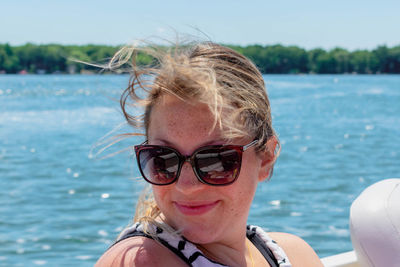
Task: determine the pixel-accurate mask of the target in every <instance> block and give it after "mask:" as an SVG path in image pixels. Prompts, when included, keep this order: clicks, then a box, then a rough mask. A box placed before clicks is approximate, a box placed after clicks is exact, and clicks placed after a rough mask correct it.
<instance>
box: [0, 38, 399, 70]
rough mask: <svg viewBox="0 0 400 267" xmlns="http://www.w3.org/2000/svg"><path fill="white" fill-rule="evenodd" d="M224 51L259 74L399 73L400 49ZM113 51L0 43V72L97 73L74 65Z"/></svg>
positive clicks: (143, 59) (275, 47) (255, 47)
mask: <svg viewBox="0 0 400 267" xmlns="http://www.w3.org/2000/svg"><path fill="white" fill-rule="evenodd" d="M228 46H229V47H231V48H232V49H234V50H236V51H238V52H239V53H241V54H243V55H245V56H246V57H248V58H250V59H251V60H252V61H253V62H254V63H255V64H256V65H257V67H258V68H259V69H260V71H261V72H262V73H265V74H267V73H273V74H296V73H318V74H342V73H359V74H379V73H397V74H399V73H400V45H399V46H395V47H391V48H390V47H387V46H385V45H383V46H378V47H377V48H375V49H373V50H356V51H347V50H346V49H343V48H334V49H331V50H324V49H321V48H316V49H311V50H305V49H303V48H300V47H297V46H283V45H279V44H278V45H267V46H261V45H249V46H233V45H228ZM119 48H120V47H118V46H106V45H80V46H77V45H58V44H46V45H35V44H30V43H28V44H25V45H21V46H11V45H9V44H0V73H71V74H73V73H88V72H98V71H99V69H98V68H96V67H94V66H91V65H87V64H82V63H79V62H78V61H84V62H93V63H101V62H103V63H105V62H106V61H107V60H108V59H110V58H111V57H112V56H113V55H114V53H115V52H116V51H118V49H119ZM152 61H153V59H152V58H151V57H149V56H145V55H141V54H139V55H138V63H139V64H151V63H152Z"/></svg>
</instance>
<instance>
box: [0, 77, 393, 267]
mask: <svg viewBox="0 0 400 267" xmlns="http://www.w3.org/2000/svg"><path fill="white" fill-rule="evenodd" d="M264 78H265V81H266V84H267V88H268V93H269V95H270V99H271V105H272V111H273V117H274V126H275V128H276V130H277V132H278V133H279V136H280V140H281V143H282V152H281V156H280V158H279V159H278V162H277V164H276V167H275V170H274V176H273V177H272V180H271V181H270V182H268V183H262V184H260V186H259V188H258V191H257V194H256V197H255V201H254V203H253V206H252V209H251V213H250V218H249V223H251V224H256V225H260V226H262V227H264V228H265V229H267V230H269V231H284V232H290V233H293V234H297V235H299V236H301V237H302V238H304V239H305V240H306V241H307V242H308V243H309V244H310V245H311V246H312V247H313V248H314V249H315V250H316V251H317V253H318V255H319V256H320V257H324V256H329V255H332V254H335V253H340V252H345V251H348V250H351V249H352V246H351V241H350V233H349V225H348V215H349V209H350V205H351V203H352V201H353V200H354V199H355V198H356V197H357V196H358V195H359V194H360V193H361V192H362V190H363V189H364V188H365V187H367V186H368V185H371V184H372V183H374V182H377V181H379V180H381V179H384V178H390V177H399V176H400V142H399V138H400V76H389V75H382V76H352V75H348V76H346V75H337V76H330V75H327V76H325V75H324V76H319V75H312V76H309V75H305V76H290V75H276V76H272V75H266V76H265V77H264ZM127 81H128V76H109V75H103V76H97V75H94V76H62V75H60V76H56V75H52V76H45V75H44V76H29V75H28V76H14V75H0V266H35V265H44V266H72V265H76V266H92V265H93V264H94V263H95V262H96V260H97V258H98V257H99V256H100V255H101V254H102V253H103V252H104V251H105V250H106V249H107V247H108V246H109V245H110V243H111V242H112V240H113V239H114V238H115V237H116V235H117V234H118V232H119V231H120V230H121V229H122V228H123V227H124V226H125V225H126V224H128V223H129V222H130V220H131V219H132V216H133V214H134V206H135V203H136V199H137V196H138V195H139V193H140V190H141V189H142V187H143V186H144V182H143V181H141V180H140V179H137V177H138V176H139V174H138V171H137V168H136V165H135V162H134V159H133V158H132V156H131V152H129V151H127V152H123V153H120V154H117V155H115V156H114V157H109V158H106V159H102V160H98V159H95V158H94V157H93V156H92V154H91V148H92V147H93V145H94V144H95V143H96V142H98V141H99V140H100V138H101V137H103V136H104V135H106V134H107V133H108V132H109V131H111V130H112V129H113V128H115V127H116V126H117V125H119V124H121V123H122V122H123V118H122V115H121V113H120V111H119V104H118V101H117V99H118V98H119V95H120V93H121V90H122V89H123V88H124V87H125V86H126V85H127ZM123 131H124V129H122V130H120V131H119V132H123ZM141 140H142V139H140V138H136V139H135V138H133V139H130V140H125V141H123V142H121V143H120V144H119V145H116V146H114V147H113V148H111V149H110V150H109V151H106V152H105V153H104V154H103V155H106V154H110V153H113V152H117V151H119V150H121V149H123V148H125V147H129V146H131V145H133V144H136V143H139V142H140V141H141ZM95 151H96V150H95ZM135 177H136V178H135ZM132 178H133V179H132Z"/></svg>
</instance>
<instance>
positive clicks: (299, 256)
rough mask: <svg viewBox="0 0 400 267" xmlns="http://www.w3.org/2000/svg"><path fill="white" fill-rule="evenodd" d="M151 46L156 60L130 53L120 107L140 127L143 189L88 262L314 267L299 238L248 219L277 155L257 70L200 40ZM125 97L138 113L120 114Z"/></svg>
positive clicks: (138, 149)
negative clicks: (146, 193) (145, 64)
mask: <svg viewBox="0 0 400 267" xmlns="http://www.w3.org/2000/svg"><path fill="white" fill-rule="evenodd" d="M136 52H137V50H135V49H133V48H132V49H127V50H123V51H121V52H120V53H119V54H118V55H117V58H119V59H125V60H126V59H127V58H130V56H131V55H132V53H134V54H135V53H136ZM139 52H143V51H139ZM147 52H148V51H147ZM150 53H151V55H152V56H153V57H154V58H155V59H156V62H158V64H157V66H156V67H152V68H144V69H139V68H138V67H136V64H135V59H134V60H133V63H134V64H133V70H134V74H133V78H132V79H131V82H130V86H129V87H128V89H127V90H126V91H125V92H124V94H123V96H122V98H121V105H122V110H123V112H124V114H125V117H126V119H127V121H128V123H130V124H131V125H133V126H135V127H140V126H143V128H144V130H145V135H146V138H147V141H146V142H145V143H143V144H141V145H137V146H135V151H136V157H137V161H138V166H139V169H140V171H141V173H142V176H143V178H144V179H145V180H146V181H147V182H149V183H150V184H151V187H152V190H151V192H150V197H144V198H142V200H140V201H139V203H138V207H137V211H136V215H135V222H136V223H135V224H134V225H133V226H131V227H129V228H127V229H125V230H124V231H123V232H122V233H121V235H120V236H119V238H118V239H117V242H116V243H115V244H114V245H113V246H112V247H111V248H110V249H109V250H108V251H107V252H106V253H105V254H104V255H103V256H102V257H101V258H100V259H99V261H98V262H97V266H188V265H189V266H322V264H321V262H320V260H319V259H318V257H317V255H316V254H315V252H314V251H313V250H312V248H311V247H310V246H309V245H307V243H305V242H304V241H303V240H302V239H300V238H298V237H296V236H293V235H291V234H286V233H268V234H267V233H265V232H264V231H263V230H262V229H261V228H259V227H255V226H247V218H248V215H249V209H250V205H251V202H252V200H253V197H254V194H255V191H256V188H257V185H258V183H259V182H263V181H265V180H267V179H269V178H270V176H271V175H272V170H273V165H274V163H275V160H276V158H277V156H278V154H279V142H278V138H277V136H276V134H275V132H274V130H273V128H272V124H271V112H270V105H269V100H268V96H267V94H266V90H265V86H264V81H263V78H262V75H261V74H260V72H259V71H258V70H257V68H256V67H255V66H254V65H253V64H252V63H251V62H250V61H249V60H248V59H247V58H245V57H243V56H242V55H240V54H238V53H236V52H235V51H233V50H231V49H229V48H227V47H223V46H220V45H217V44H214V43H209V42H207V43H198V44H195V45H190V46H184V47H181V48H175V49H172V50H170V51H165V50H161V52H160V51H158V52H155V50H152V51H150ZM143 89H144V90H145V91H147V92H148V94H147V95H146V96H145V98H144V99H143V98H140V97H139V96H140V95H144V94H143ZM131 102H134V103H139V104H142V105H144V107H145V113H144V116H141V117H134V116H132V115H130V114H129V112H128V110H127V109H128V107H129V106H130V104H131ZM266 219H267V218H266Z"/></svg>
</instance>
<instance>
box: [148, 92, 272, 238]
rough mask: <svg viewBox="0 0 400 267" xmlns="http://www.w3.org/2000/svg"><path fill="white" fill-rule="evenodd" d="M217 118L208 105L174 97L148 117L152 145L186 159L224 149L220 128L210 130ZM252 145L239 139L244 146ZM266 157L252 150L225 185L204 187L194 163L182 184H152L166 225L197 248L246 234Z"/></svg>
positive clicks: (186, 170)
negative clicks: (205, 149)
mask: <svg viewBox="0 0 400 267" xmlns="http://www.w3.org/2000/svg"><path fill="white" fill-rule="evenodd" d="M212 125H213V117H212V115H211V114H210V112H209V110H208V108H207V107H206V106H205V105H204V104H195V105H191V104H187V103H185V102H183V101H181V100H179V99H178V98H176V97H173V96H164V97H162V98H161V99H160V100H159V102H158V103H157V104H156V105H155V106H154V107H153V110H152V112H151V114H150V124H149V128H148V141H149V144H152V145H166V146H170V147H173V148H175V149H177V150H178V151H179V152H180V153H181V154H182V155H191V154H192V153H193V151H195V150H196V149H197V148H199V147H202V146H206V145H218V144H223V143H224V142H223V139H222V137H221V132H220V130H219V129H218V128H215V129H214V130H212V131H211V128H212ZM251 141H252V140H250V139H249V140H245V139H243V140H236V142H235V144H237V145H245V144H247V143H249V142H251ZM262 165H263V160H262V157H260V156H259V155H257V154H256V153H255V150H254V148H249V149H248V150H246V151H245V152H244V153H243V158H242V167H241V171H240V175H239V177H238V179H237V180H236V181H235V182H234V183H233V184H231V185H227V186H219V187H217V186H210V185H206V184H203V183H201V182H200V181H199V180H198V179H197V178H196V176H195V174H194V172H193V169H192V167H191V165H190V163H187V162H186V163H185V164H184V165H183V167H182V171H181V174H180V176H179V179H178V181H176V182H175V183H173V184H171V185H165V186H156V185H153V192H154V197H155V200H156V202H157V205H158V207H159V208H160V210H161V212H162V214H163V215H164V217H165V220H166V222H167V223H168V224H169V225H170V226H172V227H173V228H175V229H177V230H182V231H183V232H182V233H183V235H184V236H185V237H186V238H187V239H189V240H190V241H192V242H194V243H198V244H206V243H212V242H219V241H223V240H224V241H226V242H229V239H230V238H231V237H233V236H234V235H235V234H237V233H243V232H244V231H245V226H246V222H247V217H248V212H249V209H250V205H251V202H252V200H253V196H254V194H255V191H256V187H257V184H258V182H259V180H262V179H263V178H264V177H265V176H266V170H261V167H262Z"/></svg>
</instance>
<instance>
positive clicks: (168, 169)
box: [139, 147, 179, 184]
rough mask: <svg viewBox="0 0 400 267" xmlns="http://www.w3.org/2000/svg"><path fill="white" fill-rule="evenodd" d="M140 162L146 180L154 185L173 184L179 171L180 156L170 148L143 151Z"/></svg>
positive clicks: (140, 154) (140, 153)
mask: <svg viewBox="0 0 400 267" xmlns="http://www.w3.org/2000/svg"><path fill="white" fill-rule="evenodd" d="M139 162H140V168H141V169H142V174H143V176H144V178H145V179H146V180H148V181H149V182H151V183H154V184H168V183H171V182H172V181H173V180H174V179H175V177H176V174H177V172H178V169H179V158H178V156H177V155H176V153H175V152H174V151H172V150H170V149H168V148H158V147H157V148H146V149H142V150H141V151H140V152H139Z"/></svg>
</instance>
